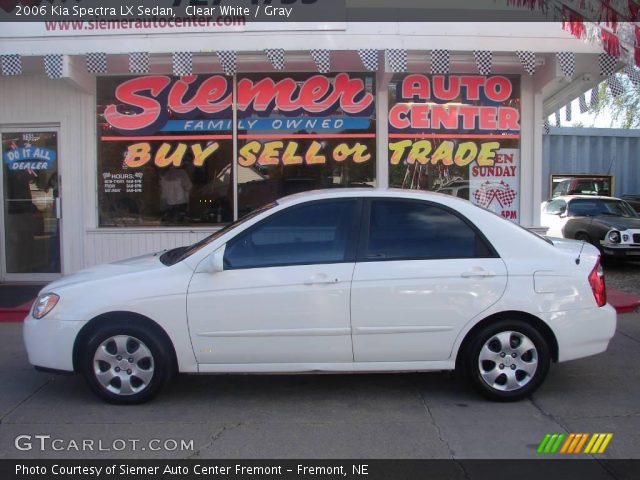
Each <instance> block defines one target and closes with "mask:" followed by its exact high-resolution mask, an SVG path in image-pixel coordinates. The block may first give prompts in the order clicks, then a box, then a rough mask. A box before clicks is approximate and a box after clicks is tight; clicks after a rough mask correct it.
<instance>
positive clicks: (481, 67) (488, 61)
mask: <svg viewBox="0 0 640 480" xmlns="http://www.w3.org/2000/svg"><path fill="white" fill-rule="evenodd" d="M473 56H474V57H475V59H476V65H477V66H478V72H480V74H481V75H491V67H492V66H493V54H492V53H491V51H489V50H474V51H473Z"/></svg>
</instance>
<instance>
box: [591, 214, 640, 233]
mask: <svg viewBox="0 0 640 480" xmlns="http://www.w3.org/2000/svg"><path fill="white" fill-rule="evenodd" d="M595 220H596V221H597V222H598V223H600V224H602V225H604V226H605V227H608V228H615V229H616V230H627V229H630V228H631V229H640V218H638V217H635V218H634V217H614V216H611V215H598V216H597V217H595Z"/></svg>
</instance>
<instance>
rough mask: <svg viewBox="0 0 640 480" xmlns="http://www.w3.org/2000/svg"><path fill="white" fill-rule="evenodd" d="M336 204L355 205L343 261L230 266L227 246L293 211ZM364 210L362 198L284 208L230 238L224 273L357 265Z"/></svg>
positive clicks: (325, 201) (316, 202) (334, 199)
mask: <svg viewBox="0 0 640 480" xmlns="http://www.w3.org/2000/svg"><path fill="white" fill-rule="evenodd" d="M336 202H351V203H353V204H354V205H353V212H352V215H351V217H352V218H351V222H350V224H349V229H348V231H347V244H346V252H345V258H344V259H343V260H339V261H338V260H330V261H324V262H295V263H269V264H264V265H249V266H243V267H232V266H230V265H228V263H227V259H226V252H227V246H228V245H229V244H230V243H232V242H235V241H239V240H241V239H242V238H244V237H245V236H247V235H252V234H253V233H254V232H255V231H256V230H257V229H259V228H261V227H262V226H264V224H265V223H267V222H269V221H271V220H275V219H277V218H278V217H281V216H283V215H285V214H286V213H290V212H291V211H294V210H297V209H300V208H304V207H308V206H310V205H321V204H325V203H336ZM362 210H363V201H362V198H360V197H343V198H325V199H321V200H309V201H307V202H302V203H297V204H295V205H291V206H288V207H285V208H283V209H282V210H279V211H277V212H274V213H272V214H271V215H269V216H268V217H266V218H264V219H262V220H260V221H259V222H258V223H256V224H255V225H251V226H250V227H249V228H247V229H245V230H243V231H242V232H239V233H238V234H237V235H235V236H234V237H233V238H230V239H229V240H227V242H225V258H224V260H223V270H224V271H233V270H250V269H257V268H273V267H296V266H303V265H331V264H340V263H355V261H356V253H357V247H358V242H359V240H360V239H359V236H360V231H361V225H360V222H361V219H362Z"/></svg>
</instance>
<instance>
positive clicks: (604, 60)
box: [599, 53, 618, 77]
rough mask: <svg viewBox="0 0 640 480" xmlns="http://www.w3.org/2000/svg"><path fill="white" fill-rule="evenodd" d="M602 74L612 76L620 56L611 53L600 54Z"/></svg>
mask: <svg viewBox="0 0 640 480" xmlns="http://www.w3.org/2000/svg"><path fill="white" fill-rule="evenodd" d="M599 61H600V75H603V76H605V77H610V76H611V75H613V72H615V71H616V64H617V63H618V58H617V57H614V56H613V55H609V54H608V53H601V54H600V58H599Z"/></svg>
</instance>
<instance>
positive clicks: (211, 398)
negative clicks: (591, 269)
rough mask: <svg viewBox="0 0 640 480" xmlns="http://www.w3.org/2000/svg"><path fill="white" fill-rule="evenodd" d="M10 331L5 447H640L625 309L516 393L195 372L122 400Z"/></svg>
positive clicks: (366, 452) (368, 379)
mask: <svg viewBox="0 0 640 480" xmlns="http://www.w3.org/2000/svg"><path fill="white" fill-rule="evenodd" d="M0 337H1V338H2V339H3V343H4V345H3V348H2V349H1V350H0V383H1V384H2V388H0V422H1V423H0V431H1V433H2V434H1V435H0V457H1V458H13V459H27V458H56V459H61V458H195V459H199V458H202V459H204V458H218V459H220V458H456V459H464V458H489V459H495V458H536V457H539V454H537V453H536V448H537V446H538V444H539V443H540V441H541V440H542V438H543V437H544V435H545V434H546V433H548V432H566V433H569V432H590V433H595V432H611V433H613V434H614V436H613V440H612V441H611V443H610V444H609V446H608V448H607V449H606V451H605V453H604V454H602V455H599V457H602V458H640V402H639V401H638V398H640V370H639V369H638V368H637V365H638V364H640V314H637V313H636V314H626V315H620V316H618V331H617V333H616V336H615V337H614V339H613V340H612V342H611V344H610V347H609V349H608V351H607V352H606V353H604V354H601V355H598V356H594V357H590V358H586V359H581V360H577V361H573V362H568V363H562V364H556V365H554V366H553V367H552V369H551V371H550V374H549V376H548V378H547V380H546V382H545V384H544V385H543V386H542V387H541V388H540V389H539V390H538V392H536V393H535V394H534V395H533V396H532V397H531V398H529V399H527V400H523V401H520V402H517V403H507V404H500V403H492V402H489V401H486V400H484V399H482V398H480V397H478V396H477V395H476V394H475V393H474V392H473V391H472V390H471V389H470V388H469V387H467V386H466V385H465V384H464V382H463V381H461V380H459V379H458V378H457V377H456V376H455V375H454V374H453V373H443V372H434V373H405V374H368V375H297V376H283V375H273V376H270V375H269V376H256V375H234V376H225V375H216V376H181V377H179V378H178V379H176V380H175V381H174V382H173V383H172V384H171V385H170V386H169V388H168V389H166V390H165V391H163V392H162V393H161V394H160V396H159V397H158V398H157V399H156V400H154V401H152V402H151V403H148V404H145V405H140V406H133V407H122V406H113V405H108V404H105V403H102V402H101V401H100V400H98V399H97V398H96V397H94V395H93V394H92V393H91V392H90V391H89V390H88V388H87V387H86V386H85V384H84V382H83V380H82V378H80V377H79V376H74V375H71V376H65V375H62V376H61V375H53V374H47V373H41V372H37V371H35V370H34V369H33V368H32V367H31V366H30V365H29V364H28V362H27V358H26V353H25V351H24V347H23V344H22V333H21V324H19V323H4V324H0ZM20 435H27V436H30V437H21V439H19V440H18V444H19V445H20V447H21V448H22V449H23V450H19V449H17V448H16V446H15V445H16V437H18V436H20ZM36 435H42V436H45V437H42V439H41V437H36ZM47 435H48V436H50V438H47V437H46V436H47ZM54 440H57V442H55V443H53V441H54ZM150 440H158V441H152V442H149V441H150ZM180 440H184V441H185V442H184V443H185V448H184V450H183V449H182V448H181V447H180ZM91 441H93V444H92V447H90V448H87V447H86V446H87V445H90V444H91ZM191 441H192V442H191ZM83 442H84V445H85V446H83ZM134 444H135V450H134ZM190 444H191V445H190ZM29 445H30V448H29ZM41 445H43V446H44V447H45V448H44V450H42V449H41ZM163 446H164V447H166V448H168V450H167V449H165V448H162V447H163ZM52 447H54V448H58V449H61V450H54V449H53V448H52ZM83 448H84V451H83ZM155 448H160V449H159V450H154V449H155ZM583 457H588V455H583Z"/></svg>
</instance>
